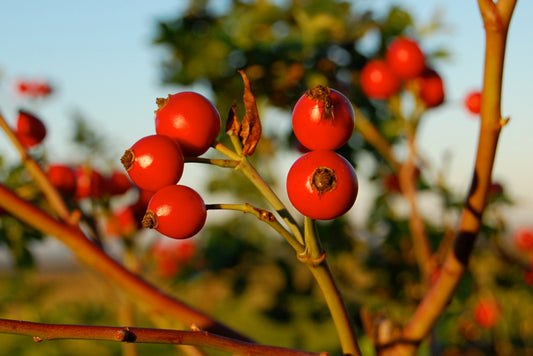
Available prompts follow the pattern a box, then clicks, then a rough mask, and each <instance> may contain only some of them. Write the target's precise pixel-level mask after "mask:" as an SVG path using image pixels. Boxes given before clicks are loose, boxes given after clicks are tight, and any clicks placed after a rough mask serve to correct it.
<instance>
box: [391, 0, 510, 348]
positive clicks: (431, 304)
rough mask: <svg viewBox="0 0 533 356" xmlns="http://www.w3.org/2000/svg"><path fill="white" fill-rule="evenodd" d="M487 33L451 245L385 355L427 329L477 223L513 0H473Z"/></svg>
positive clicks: (410, 344)
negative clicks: (468, 169) (466, 175)
mask: <svg viewBox="0 0 533 356" xmlns="http://www.w3.org/2000/svg"><path fill="white" fill-rule="evenodd" d="M478 4H479V9H480V12H481V15H482V18H483V23H484V27H485V36H486V48H485V69H484V77H483V94H482V96H483V101H482V105H481V127H480V133H479V141H478V148H477V155H476V161H475V165H474V172H473V177H472V182H471V187H470V192H469V194H468V197H467V199H466V202H465V204H464V208H463V211H462V215H461V221H460V224H459V228H458V232H457V235H456V237H455V244H454V247H453V249H452V250H451V251H450V252H449V254H448V255H447V257H446V260H445V262H444V265H443V267H442V271H441V273H440V276H439V278H438V279H437V281H436V282H435V284H434V285H433V286H432V288H431V289H430V290H429V292H428V294H427V295H426V296H425V298H424V299H423V300H422V302H421V303H420V305H419V307H418V309H417V310H416V311H415V314H414V315H413V317H412V318H411V320H410V321H409V323H408V324H407V325H406V327H405V328H404V330H403V334H402V336H401V338H400V340H397V344H396V346H394V347H391V348H390V350H389V351H390V354H394V355H412V354H414V353H415V351H416V349H417V346H418V344H419V343H420V342H421V341H422V340H423V339H424V338H425V337H426V336H427V335H428V334H429V332H430V330H431V328H433V326H434V325H435V322H436V321H437V319H438V317H439V316H440V315H441V314H442V312H443V311H444V309H445V308H446V305H447V304H448V303H449V301H450V299H451V298H452V295H453V293H454V291H455V289H456V287H457V285H458V283H459V281H460V279H461V278H462V276H463V274H464V272H465V269H466V267H467V264H468V260H469V258H470V254H471V252H472V249H473V247H474V242H475V239H476V236H477V234H478V232H479V229H480V228H481V218H482V215H483V211H484V209H485V203H486V199H487V192H488V189H489V187H490V182H491V175H492V169H493V165H494V159H495V156H496V148H497V144H498V139H499V136H500V131H501V128H502V126H503V125H504V124H505V123H506V120H504V119H502V117H501V90H502V77H503V67H504V66H503V65H504V58H505V45H506V41H507V31H508V29H509V23H510V21H511V16H512V13H513V10H514V7H515V5H516V0H499V1H498V2H497V3H494V2H493V1H492V0H478Z"/></svg>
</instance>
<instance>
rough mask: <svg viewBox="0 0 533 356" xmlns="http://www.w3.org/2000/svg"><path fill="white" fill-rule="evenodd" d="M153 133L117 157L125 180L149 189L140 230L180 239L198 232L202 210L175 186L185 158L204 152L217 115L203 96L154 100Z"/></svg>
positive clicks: (190, 193) (193, 196) (192, 194)
mask: <svg viewBox="0 0 533 356" xmlns="http://www.w3.org/2000/svg"><path fill="white" fill-rule="evenodd" d="M157 105H158V107H159V108H158V109H157V110H156V115H155V131H156V134H154V135H149V136H146V137H143V138H141V139H140V140H138V141H137V142H136V143H134V144H133V145H132V146H131V147H130V148H129V149H127V150H126V151H125V153H124V155H123V156H122V158H121V162H122V164H123V165H124V168H125V169H126V171H127V172H128V175H129V176H130V178H131V180H132V181H133V182H134V183H135V184H136V185H137V186H138V187H139V188H140V189H142V190H144V191H149V192H153V195H152V197H151V199H150V201H149V203H148V207H147V210H146V213H145V215H144V217H143V219H142V225H143V227H145V228H152V229H155V230H157V231H159V232H160V233H162V234H163V235H166V236H168V237H171V238H175V239H184V238H188V237H191V236H193V235H195V234H196V233H198V232H199V231H200V230H201V229H202V227H203V226H204V224H205V221H206V217H207V212H206V206H205V203H204V201H203V199H202V197H201V196H200V195H199V194H198V193H197V192H196V191H195V190H193V189H192V188H190V187H187V186H184V185H180V184H178V182H179V181H180V179H181V176H182V174H183V170H184V162H185V157H197V156H200V155H202V154H203V153H205V152H206V151H207V150H208V148H209V147H210V146H211V145H212V143H213V142H214V141H215V139H216V137H217V136H218V133H219V131H220V125H221V120H220V114H219V113H218V111H217V109H216V108H215V106H214V105H213V104H212V103H211V102H210V101H209V100H208V99H206V98H205V97H204V96H202V95H200V94H198V93H194V92H180V93H177V94H174V95H169V96H168V97H167V98H164V99H157Z"/></svg>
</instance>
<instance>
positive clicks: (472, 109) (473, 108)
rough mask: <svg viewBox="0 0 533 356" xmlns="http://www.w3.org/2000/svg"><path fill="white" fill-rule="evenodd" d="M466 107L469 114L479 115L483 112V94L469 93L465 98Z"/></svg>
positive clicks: (477, 92)
mask: <svg viewBox="0 0 533 356" xmlns="http://www.w3.org/2000/svg"><path fill="white" fill-rule="evenodd" d="M464 105H465V108H466V110H467V111H468V112H469V113H471V114H473V115H478V114H479V113H480V112H481V92H479V91H473V92H470V93H468V94H467V96H466V97H465V101H464Z"/></svg>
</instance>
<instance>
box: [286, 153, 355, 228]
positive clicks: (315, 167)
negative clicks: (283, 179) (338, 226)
mask: <svg viewBox="0 0 533 356" xmlns="http://www.w3.org/2000/svg"><path fill="white" fill-rule="evenodd" d="M358 190H359V184H358V180H357V176H356V174H355V170H354V168H353V167H352V165H351V164H350V162H348V161H347V160H346V159H345V158H344V157H342V156H341V155H339V154H337V153H335V152H333V151H329V150H317V151H310V152H308V153H306V154H304V155H303V156H301V157H300V158H299V159H297V160H296V161H295V162H294V164H293V165H292V167H291V168H290V170H289V173H288V175H287V194H288V196H289V200H290V201H291V203H292V205H293V206H294V207H295V208H296V210H298V211H299V212H300V213H301V214H303V215H305V216H307V217H310V218H312V219H317V220H330V219H335V218H338V217H339V216H342V215H344V214H345V213H347V212H348V210H350V209H351V208H352V206H353V204H354V203H355V199H356V198H357V193H358Z"/></svg>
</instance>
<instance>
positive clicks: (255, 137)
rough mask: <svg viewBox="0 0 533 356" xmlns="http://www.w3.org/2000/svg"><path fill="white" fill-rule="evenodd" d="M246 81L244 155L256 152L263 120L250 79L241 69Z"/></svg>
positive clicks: (243, 124)
mask: <svg viewBox="0 0 533 356" xmlns="http://www.w3.org/2000/svg"><path fill="white" fill-rule="evenodd" d="M239 73H240V75H241V77H242V80H243V82H244V94H243V101H244V109H245V114H244V118H243V120H242V125H241V132H240V136H241V139H242V143H243V155H245V156H249V155H251V154H253V153H254V151H255V147H256V146H257V143H258V142H259V139H260V138H261V131H262V130H261V121H260V120H259V113H258V111H257V105H256V102H255V97H254V94H253V93H252V89H251V84H250V79H248V76H247V75H246V73H245V72H244V71H242V70H241V71H239Z"/></svg>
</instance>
